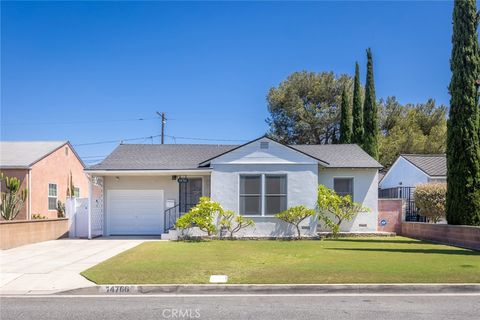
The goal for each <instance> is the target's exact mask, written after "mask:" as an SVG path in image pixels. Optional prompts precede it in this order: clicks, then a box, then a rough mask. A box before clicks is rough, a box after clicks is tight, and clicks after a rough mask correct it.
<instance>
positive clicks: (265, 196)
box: [240, 174, 287, 216]
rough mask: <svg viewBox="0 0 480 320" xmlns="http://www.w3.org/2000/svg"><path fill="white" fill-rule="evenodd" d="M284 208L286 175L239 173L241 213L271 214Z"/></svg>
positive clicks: (247, 214) (254, 214) (285, 206)
mask: <svg viewBox="0 0 480 320" xmlns="http://www.w3.org/2000/svg"><path fill="white" fill-rule="evenodd" d="M286 209H287V176H286V175H280V174H265V175H263V174H257V175H240V214H241V215H246V216H266V215H270V216H271V215H275V214H277V213H279V212H281V211H284V210H286Z"/></svg>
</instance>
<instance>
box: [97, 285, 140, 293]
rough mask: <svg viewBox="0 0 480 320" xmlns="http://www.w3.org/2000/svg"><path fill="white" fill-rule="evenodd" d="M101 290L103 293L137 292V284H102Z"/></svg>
mask: <svg viewBox="0 0 480 320" xmlns="http://www.w3.org/2000/svg"><path fill="white" fill-rule="evenodd" d="M99 291H100V292H102V293H135V292H137V286H101V287H100V290H99Z"/></svg>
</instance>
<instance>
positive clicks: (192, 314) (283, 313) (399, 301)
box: [0, 294, 480, 320]
mask: <svg viewBox="0 0 480 320" xmlns="http://www.w3.org/2000/svg"><path fill="white" fill-rule="evenodd" d="M479 314H480V295H458V294H449V295H388V296H382V295H335V296H334V295H281V296H279V295H276V296H268V295H236V296H225V295H223V296H222V295H218V296H188V297H187V296H160V295H159V296H145V295H137V296H118V297H117V296H115V297H112V296H57V297H54V296H42V297H27V296H18V297H5V296H4V297H1V298H0V318H1V319H2V320H10V319H12V320H21V319H28V320H30V319H36V320H43V319H48V320H55V319H61V320H65V319H73V320H75V319H82V320H84V319H95V320H99V319H112V320H113V319H114V320H123V319H142V320H149V319H154V320H158V319H275V320H278V319H355V320H362V319H368V320H371V319H374V320H382V319H399V320H400V319H401V320H407V319H415V320H422V319H435V320H441V319H448V320H454V319H478V315H479Z"/></svg>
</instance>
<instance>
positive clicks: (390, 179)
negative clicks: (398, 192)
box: [379, 154, 447, 189]
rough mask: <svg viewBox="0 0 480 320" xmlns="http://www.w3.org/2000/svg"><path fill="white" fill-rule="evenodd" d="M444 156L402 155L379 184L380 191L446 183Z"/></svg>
mask: <svg viewBox="0 0 480 320" xmlns="http://www.w3.org/2000/svg"><path fill="white" fill-rule="evenodd" d="M446 181H447V158H446V156H445V154H402V155H400V156H399V157H398V158H397V160H395V162H394V163H393V164H392V166H391V167H390V169H389V170H388V171H387V173H386V174H385V175H384V176H383V178H382V179H381V181H380V183H379V187H380V189H389V188H396V187H415V185H417V184H419V183H427V182H446Z"/></svg>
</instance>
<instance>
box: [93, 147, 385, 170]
mask: <svg viewBox="0 0 480 320" xmlns="http://www.w3.org/2000/svg"><path fill="white" fill-rule="evenodd" d="M237 147H238V145H213V144H164V145H161V144H121V145H119V146H118V147H117V148H116V149H115V150H113V152H112V153H111V154H110V155H109V156H108V157H107V158H105V160H103V161H102V162H101V163H99V164H96V165H93V166H91V167H89V168H88V170H187V169H199V164H200V163H202V162H204V161H206V160H208V159H211V158H213V157H216V156H218V155H220V154H222V153H225V152H227V151H229V150H231V149H234V148H237ZM292 147H293V148H295V149H297V150H299V151H300V152H303V153H306V154H308V155H310V156H312V157H314V158H317V159H320V160H324V161H326V162H328V163H329V165H328V166H327V167H335V168H346V167H348V168H380V167H381V165H380V164H379V163H378V162H377V161H375V160H374V159H373V158H372V157H370V156H369V155H368V154H367V153H365V152H364V151H363V150H362V149H361V148H359V147H358V146H357V145H352V144H350V145H295V146H292Z"/></svg>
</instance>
